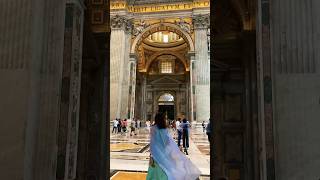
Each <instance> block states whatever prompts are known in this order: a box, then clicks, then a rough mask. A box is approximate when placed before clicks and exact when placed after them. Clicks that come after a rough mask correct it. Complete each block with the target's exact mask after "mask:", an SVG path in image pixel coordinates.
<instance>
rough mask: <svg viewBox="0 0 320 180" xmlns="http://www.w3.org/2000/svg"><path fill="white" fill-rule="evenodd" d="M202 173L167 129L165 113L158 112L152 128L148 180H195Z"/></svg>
mask: <svg viewBox="0 0 320 180" xmlns="http://www.w3.org/2000/svg"><path fill="white" fill-rule="evenodd" d="M200 173H201V172H200V170H199V169H198V168H197V167H196V166H195V165H194V164H193V163H192V162H191V161H190V160H189V159H188V158H187V157H186V156H185V155H184V154H183V153H182V152H181V151H180V150H179V148H178V146H177V145H176V143H175V141H174V140H173V138H172V136H171V135H170V133H169V131H168V129H167V125H166V121H165V117H164V115H163V114H157V115H156V117H155V125H154V126H152V128H151V138H150V161H149V168H148V174H147V180H195V179H197V178H199V176H200Z"/></svg>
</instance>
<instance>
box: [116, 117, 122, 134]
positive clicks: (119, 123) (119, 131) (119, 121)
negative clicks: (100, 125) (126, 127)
mask: <svg viewBox="0 0 320 180" xmlns="http://www.w3.org/2000/svg"><path fill="white" fill-rule="evenodd" d="M117 127H118V133H121V120H120V119H118V125H117Z"/></svg>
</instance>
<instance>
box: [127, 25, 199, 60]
mask: <svg viewBox="0 0 320 180" xmlns="http://www.w3.org/2000/svg"><path fill="white" fill-rule="evenodd" d="M164 30H167V31H170V32H174V33H176V34H178V35H179V36H181V37H182V38H183V39H184V40H185V41H186V42H187V44H188V45H189V51H191V52H194V44H193V40H192V38H191V36H190V34H189V33H188V32H186V31H184V30H183V29H181V28H180V27H179V26H178V25H176V24H173V23H168V22H163V23H157V24H153V25H150V26H148V27H147V28H146V29H144V30H143V32H142V33H140V34H139V35H138V36H137V37H136V38H135V39H134V41H133V43H132V46H131V50H130V53H132V54H135V52H136V49H137V48H138V46H139V44H140V43H141V41H142V40H143V39H144V38H146V37H148V36H149V35H151V34H152V33H155V32H157V31H164Z"/></svg>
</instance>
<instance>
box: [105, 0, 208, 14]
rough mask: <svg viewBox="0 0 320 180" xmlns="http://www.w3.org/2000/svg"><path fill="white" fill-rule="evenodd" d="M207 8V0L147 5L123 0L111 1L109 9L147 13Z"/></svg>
mask: <svg viewBox="0 0 320 180" xmlns="http://www.w3.org/2000/svg"><path fill="white" fill-rule="evenodd" d="M206 7H207V8H208V7H210V1H209V0H201V1H194V2H192V1H189V2H180V3H174V2H167V3H165V4H161V3H159V4H154V3H153V4H147V5H145V4H144V5H142V4H141V5H137V3H136V4H135V5H132V4H129V5H127V4H126V3H125V2H123V1H122V2H119V1H118V2H111V4H110V9H111V10H119V9H127V10H128V11H129V12H132V13H149V12H161V11H179V10H191V9H194V8H206Z"/></svg>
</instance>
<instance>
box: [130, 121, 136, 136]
mask: <svg viewBox="0 0 320 180" xmlns="http://www.w3.org/2000/svg"><path fill="white" fill-rule="evenodd" d="M135 124H136V122H135V121H131V126H130V127H131V132H130V136H132V134H133V135H137V134H136V128H135Z"/></svg>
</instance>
